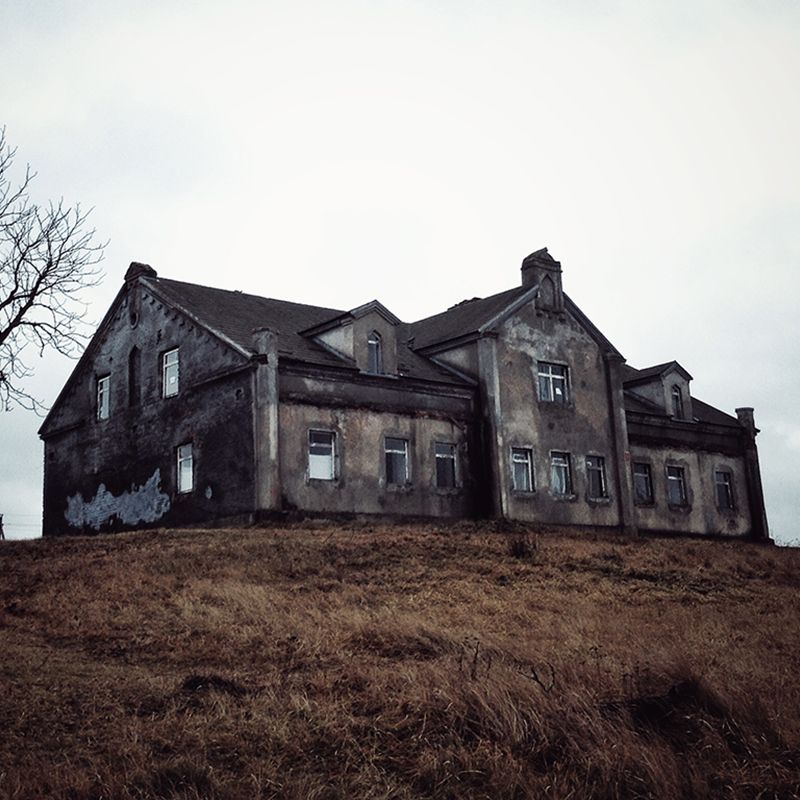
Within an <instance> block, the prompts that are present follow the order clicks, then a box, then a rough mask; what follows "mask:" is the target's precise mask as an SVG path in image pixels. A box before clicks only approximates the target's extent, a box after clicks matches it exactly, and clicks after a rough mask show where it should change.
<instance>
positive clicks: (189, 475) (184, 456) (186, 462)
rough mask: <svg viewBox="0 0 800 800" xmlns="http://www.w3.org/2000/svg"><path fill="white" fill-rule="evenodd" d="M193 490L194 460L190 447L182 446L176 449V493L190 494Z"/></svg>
mask: <svg viewBox="0 0 800 800" xmlns="http://www.w3.org/2000/svg"><path fill="white" fill-rule="evenodd" d="M193 488H194V459H193V458H192V445H191V444H182V445H181V446H180V447H179V448H178V493H179V494H184V493H186V492H191V491H192V489H193Z"/></svg>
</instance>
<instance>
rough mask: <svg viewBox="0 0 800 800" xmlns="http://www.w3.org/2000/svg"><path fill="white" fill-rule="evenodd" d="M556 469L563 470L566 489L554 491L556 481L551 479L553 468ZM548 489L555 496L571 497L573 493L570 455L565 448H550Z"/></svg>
mask: <svg viewBox="0 0 800 800" xmlns="http://www.w3.org/2000/svg"><path fill="white" fill-rule="evenodd" d="M556 469H563V470H564V475H565V481H564V484H565V489H566V491H563V492H558V491H556V486H555V484H556V482H555V481H554V480H553V476H554V474H555V473H554V470H556ZM550 491H551V492H552V493H553V494H554V495H556V496H557V497H572V496H573V495H574V493H575V490H574V487H573V482H572V456H571V455H570V453H568V452H566V451H565V450H552V451H551V452H550Z"/></svg>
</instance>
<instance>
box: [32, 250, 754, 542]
mask: <svg viewBox="0 0 800 800" xmlns="http://www.w3.org/2000/svg"><path fill="white" fill-rule="evenodd" d="M690 381H691V376H690V375H689V373H688V372H686V370H685V369H683V367H681V366H680V365H679V364H677V363H676V362H671V363H669V364H662V365H658V366H656V367H650V368H648V369H645V370H635V369H633V368H631V367H629V366H628V365H626V364H625V360H624V358H623V357H622V355H621V354H620V353H619V352H618V351H617V350H616V348H614V346H613V345H612V344H611V343H610V342H609V341H608V340H607V339H606V338H605V337H604V336H603V335H602V333H601V332H600V331H599V330H598V329H597V328H596V327H595V326H594V325H593V324H592V323H591V321H590V320H588V319H587V318H586V316H585V315H584V314H583V313H582V312H581V311H580V309H579V308H578V307H577V306H576V305H575V304H574V303H573V302H572V301H571V300H570V299H569V297H568V296H567V295H565V294H564V292H563V288H562V282H561V266H560V264H559V263H558V262H557V261H555V260H554V259H553V258H552V257H551V256H550V255H549V253H548V252H547V250H546V249H545V250H540V251H537V252H536V253H533V254H531V255H530V256H528V257H527V258H526V259H525V260H524V261H523V265H522V280H521V283H520V285H519V286H517V287H516V288H513V289H510V290H508V291H506V292H502V293H500V294H498V295H494V296H492V297H487V298H483V299H479V298H476V299H473V300H470V301H465V302H463V303H459V304H458V305H456V306H453V307H452V308H451V309H449V310H448V311H445V312H443V313H442V314H438V315H435V316H433V317H429V318H427V319H424V320H420V321H418V322H415V323H411V324H407V323H403V322H401V321H400V320H399V319H397V318H396V317H395V316H394V315H393V314H392V313H391V312H390V311H389V310H388V309H387V308H386V307H384V306H383V305H381V304H380V303H378V302H377V301H373V302H372V303H368V304H366V305H364V306H360V307H358V308H355V309H353V310H352V311H348V312H342V311H337V310H335V309H327V308H320V307H316V306H307V305H302V304H297V303H288V302H284V301H278V300H271V299H268V298H262V297H256V296H252V295H245V294H242V293H240V292H230V291H224V290H220V289H212V288H209V287H204V286H198V285H195V284H189V283H182V282H179V281H172V280H167V279H164V278H159V277H158V275H157V274H156V272H155V271H154V270H153V269H152V268H150V267H149V266H147V265H143V264H137V263H133V264H131V267H130V269H129V270H128V272H127V274H126V279H125V284H124V286H123V287H122V289H121V290H120V292H119V294H118V295H117V297H116V299H115V301H114V303H113V304H112V307H111V309H110V310H109V312H108V313H107V315H106V317H105V318H104V320H103V322H102V323H101V325H100V327H99V329H98V331H97V333H96V335H95V337H94V338H93V340H92V342H91V343H90V345H89V347H88V348H87V350H86V352H85V354H84V356H83V357H82V359H81V360H80V362H79V363H78V365H77V367H76V369H75V371H74V372H73V374H72V376H71V377H70V379H69V381H68V382H67V384H66V386H65V387H64V389H63V390H62V392H61V394H60V396H59V398H58V400H57V401H56V403H55V405H54V407H53V410H52V412H51V413H50V415H49V416H48V417H47V419H46V420H45V422H44V424H43V426H42V428H41V430H40V435H41V437H42V439H43V440H44V443H45V481H44V533H45V535H57V534H64V533H78V532H91V531H99V530H116V529H124V528H137V527H143V526H148V525H161V526H165V525H189V524H215V523H217V524H218V523H222V522H224V521H240V522H243V521H250V520H255V519H258V518H262V517H264V516H268V515H270V514H276V513H283V512H287V511H297V512H300V513H308V514H325V515H331V514H373V515H382V516H405V517H428V518H437V517H438V518H460V517H481V516H484V517H492V516H494V517H503V518H507V519H513V520H524V521H530V522H535V523H540V524H545V525H556V526H557V525H569V526H592V527H604V528H617V529H621V530H624V531H627V532H631V533H633V532H635V531H637V530H642V531H652V532H677V533H687V534H710V535H733V536H740V537H750V538H756V539H767V538H768V536H769V534H768V529H767V522H766V516H765V513H764V502H763V495H762V491H761V479H760V474H759V467H758V454H757V450H756V445H755V437H756V434H757V430H756V428H755V424H754V422H753V414H752V409H738V410H737V415H738V416H737V417H732V416H729V415H728V414H725V413H723V412H721V411H718V410H717V409H714V408H712V407H711V406H708V405H707V404H705V403H703V402H702V401H700V400H697V399H696V398H693V397H692V396H691V392H690V388H689V387H690Z"/></svg>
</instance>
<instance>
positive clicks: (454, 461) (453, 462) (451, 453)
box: [433, 442, 458, 489]
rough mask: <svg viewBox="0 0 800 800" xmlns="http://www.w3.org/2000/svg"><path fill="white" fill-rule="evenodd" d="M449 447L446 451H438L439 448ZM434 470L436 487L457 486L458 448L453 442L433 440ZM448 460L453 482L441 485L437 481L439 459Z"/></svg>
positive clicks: (450, 487)
mask: <svg viewBox="0 0 800 800" xmlns="http://www.w3.org/2000/svg"><path fill="white" fill-rule="evenodd" d="M440 447H441V448H449V450H448V452H446V453H440V452H439V448H440ZM433 456H434V459H433V460H434V463H433V466H434V470H435V477H436V488H437V489H455V488H456V487H457V486H458V448H457V447H456V445H455V444H454V443H453V442H434V443H433ZM440 459H441V460H442V461H447V462H449V467H448V468H449V469H451V470H452V473H451V474H452V476H453V483H452V485H450V486H442V485H441V484H440V483H439V460H440Z"/></svg>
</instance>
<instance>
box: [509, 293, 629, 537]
mask: <svg viewBox="0 0 800 800" xmlns="http://www.w3.org/2000/svg"><path fill="white" fill-rule="evenodd" d="M496 352H497V369H498V377H499V416H500V418H501V420H502V421H501V422H500V428H501V431H500V433H501V435H500V437H499V443H500V447H499V452H498V466H499V477H500V487H501V492H502V493H503V494H504V496H505V502H506V504H507V506H506V507H507V514H508V516H509V517H511V518H512V519H522V520H537V521H541V522H547V523H552V524H571V525H598V526H611V525H614V526H616V525H619V524H620V514H619V508H618V503H617V500H618V497H617V494H618V486H617V482H616V478H615V470H614V457H615V454H614V447H613V434H612V425H611V422H610V410H609V400H608V392H607V386H606V372H605V369H606V367H605V363H604V360H603V355H602V353H601V351H600V348H599V346H598V345H597V344H596V343H595V341H594V340H593V339H592V338H591V337H590V336H589V335H588V334H587V333H586V332H585V331H584V330H583V328H582V327H581V326H580V325H579V324H578V323H577V322H576V321H575V320H573V319H572V317H571V316H570V315H569V314H568V313H562V314H557V313H550V312H546V311H539V310H537V309H535V308H534V306H533V303H530V304H529V305H527V306H524V307H523V308H522V309H520V310H519V311H518V312H517V313H515V314H514V315H513V316H512V317H510V318H509V319H508V320H507V321H505V322H504V323H503V325H502V327H501V330H500V335H499V338H498V340H497V345H496ZM539 361H547V362H553V363H558V364H564V365H566V366H567V367H568V369H569V402H568V403H567V404H566V405H561V404H558V403H552V402H544V401H541V400H540V399H539V396H538V389H537V373H538V362H539ZM512 447H529V448H531V449H532V450H533V460H534V463H533V467H534V484H535V491H534V492H531V493H521V492H515V491H513V490H512V487H511V461H510V451H511V448H512ZM554 450H555V451H562V452H568V453H570V455H571V466H572V479H573V490H574V493H573V495H571V496H570V497H568V498H565V497H559V496H556V495H554V493H553V492H552V491H551V488H550V453H551V451H554ZM587 455H596V456H602V457H604V458H605V464H606V481H607V489H608V492H607V493H608V498H607V499H604V500H589V499H587V477H586V463H585V460H586V456H587Z"/></svg>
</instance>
